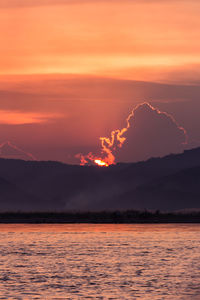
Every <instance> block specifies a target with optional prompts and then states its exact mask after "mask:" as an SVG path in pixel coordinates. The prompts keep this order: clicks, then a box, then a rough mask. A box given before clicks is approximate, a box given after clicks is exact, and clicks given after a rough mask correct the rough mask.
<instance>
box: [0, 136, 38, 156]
mask: <svg viewBox="0 0 200 300" xmlns="http://www.w3.org/2000/svg"><path fill="white" fill-rule="evenodd" d="M0 158H9V159H22V160H36V158H35V157H34V156H33V155H32V154H31V153H28V152H26V151H24V150H22V149H20V148H18V147H17V146H16V145H14V144H12V143H11V142H10V141H6V142H3V143H2V144H0Z"/></svg>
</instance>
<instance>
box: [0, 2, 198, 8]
mask: <svg viewBox="0 0 200 300" xmlns="http://www.w3.org/2000/svg"><path fill="white" fill-rule="evenodd" d="M169 1H170V2H183V0H176V1H175V0H167V1H163V0H162V1H161V0H125V1H124V2H129V3H133V4H134V3H147V4H149V3H156V2H159V3H163V2H169ZM195 1H197V0H193V2H195ZM98 2H99V3H102V2H107V0H1V2H0V8H10V7H33V6H48V5H73V4H86V3H98ZM109 2H112V3H114V4H115V3H121V0H109ZM184 2H188V0H185V1H184Z"/></svg>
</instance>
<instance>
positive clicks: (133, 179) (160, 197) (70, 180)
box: [0, 148, 200, 212]
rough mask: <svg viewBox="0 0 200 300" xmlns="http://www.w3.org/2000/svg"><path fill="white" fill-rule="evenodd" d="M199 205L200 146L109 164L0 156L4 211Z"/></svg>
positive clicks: (1, 206)
mask: <svg viewBox="0 0 200 300" xmlns="http://www.w3.org/2000/svg"><path fill="white" fill-rule="evenodd" d="M191 209H194V210H196V209H197V210H198V209H200V148H195V149H191V150H186V151H184V152H183V153H181V154H171V155H168V156H165V157H162V158H151V159H149V160H147V161H144V162H138V163H118V164H116V165H111V166H109V167H98V166H78V165H68V164H63V163H60V162H54V161H24V160H17V159H3V158H1V159H0V211H1V212H5V211H13V212H16V211H22V212H23V211H29V212H32V211H59V212H60V211H105V210H109V211H114V210H161V211H177V210H191Z"/></svg>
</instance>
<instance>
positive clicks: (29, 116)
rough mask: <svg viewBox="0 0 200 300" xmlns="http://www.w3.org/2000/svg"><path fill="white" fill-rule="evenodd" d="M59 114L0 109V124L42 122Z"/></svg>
mask: <svg viewBox="0 0 200 300" xmlns="http://www.w3.org/2000/svg"><path fill="white" fill-rule="evenodd" d="M59 116H60V115H58V114H51V113H34V112H20V111H12V110H0V124H10V125H19V124H33V123H43V122H47V121H49V120H50V119H54V118H58V117H59Z"/></svg>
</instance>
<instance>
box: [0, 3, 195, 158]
mask: <svg viewBox="0 0 200 300" xmlns="http://www.w3.org/2000/svg"><path fill="white" fill-rule="evenodd" d="M199 13H200V2H199V1H198V0H190V1H189V0H182V1H180V0H173V1H172V0H140V1H139V0H124V1H119V0H110V1H104V0H101V1H100V0H92V1H91V0H1V1H0V41H1V47H0V66H1V68H0V129H1V130H0V155H1V156H2V157H4V156H6V157H12V156H13V155H14V154H13V153H15V154H16V152H17V151H18V152H19V154H18V157H24V155H25V154H24V153H27V159H29V158H30V157H34V158H35V159H38V160H60V161H63V162H67V163H79V160H78V159H77V157H78V156H77V154H81V155H83V156H84V157H87V155H88V153H92V154H93V155H94V156H97V157H100V156H102V155H103V157H104V158H106V157H107V156H106V155H107V154H108V153H105V151H104V150H105V149H102V139H101V140H100V139H99V138H100V137H107V138H109V139H110V141H111V132H112V131H115V130H117V129H119V130H122V129H123V128H125V127H126V126H127V121H126V119H127V117H128V116H129V115H130V114H131V113H132V112H133V118H132V120H131V122H130V124H131V126H130V128H128V131H127V132H126V134H125V136H124V138H125V141H124V143H123V147H121V146H120V147H119V148H120V149H118V148H117V150H119V152H118V151H117V152H116V149H114V148H112V149H111V148H110V149H109V150H112V151H113V150H114V152H115V156H116V157H115V162H118V161H138V160H144V159H147V158H149V157H151V156H162V155H165V154H169V153H173V152H180V151H182V150H183V149H185V148H192V147H197V146H200V133H199V126H200V121H199V112H200V104H199V92H200V80H199V78H200V77H199V75H200V72H199V64H200V30H199V28H200V18H199ZM144 103H147V105H143V104H144ZM147 108H148V109H147ZM160 113H161V114H160ZM163 114H164V116H169V119H167V120H168V121H166V122H165V121H161V120H160V116H163ZM136 115H139V119H138V118H137V119H136V118H135V116H136ZM161 119H162V118H161ZM138 120H139V121H138ZM145 126H146V127H145ZM147 128H148V130H147ZM179 128H184V132H185V136H187V141H185V137H184V138H181V137H180V132H179ZM149 137H151V139H150V138H149ZM163 141H165V143H164V142H163ZM163 143H164V144H166V145H167V146H166V147H165V149H166V151H163V150H162V147H161V146H162V145H163ZM104 146H105V145H104ZM106 146H108V145H106ZM121 148H123V149H121ZM13 149H14V150H13ZM1 150H2V151H1ZM20 151H22V152H20ZM102 151H103V152H102Z"/></svg>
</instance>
